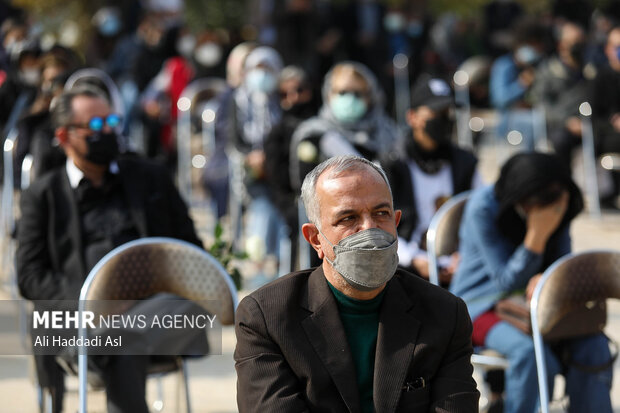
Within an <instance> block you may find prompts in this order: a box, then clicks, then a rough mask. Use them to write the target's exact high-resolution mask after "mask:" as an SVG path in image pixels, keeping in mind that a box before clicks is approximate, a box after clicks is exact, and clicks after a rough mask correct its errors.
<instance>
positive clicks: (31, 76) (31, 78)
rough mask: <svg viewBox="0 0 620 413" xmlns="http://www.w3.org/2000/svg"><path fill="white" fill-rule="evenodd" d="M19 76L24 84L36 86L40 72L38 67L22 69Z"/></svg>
mask: <svg viewBox="0 0 620 413" xmlns="http://www.w3.org/2000/svg"><path fill="white" fill-rule="evenodd" d="M19 77H20V79H21V81H22V82H24V83H25V84H26V85H28V86H37V85H38V84H39V79H40V78H41V74H40V73H39V69H24V70H21V71H20V72H19Z"/></svg>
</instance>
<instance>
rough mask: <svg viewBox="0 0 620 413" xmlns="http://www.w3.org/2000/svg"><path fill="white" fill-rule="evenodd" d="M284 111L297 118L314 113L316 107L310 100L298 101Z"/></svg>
mask: <svg viewBox="0 0 620 413" xmlns="http://www.w3.org/2000/svg"><path fill="white" fill-rule="evenodd" d="M284 113H286V114H288V115H291V116H295V117H298V118H309V117H310V116H312V115H315V114H316V107H315V105H314V104H313V102H312V101H310V102H304V103H298V104H296V105H293V106H291V107H290V108H288V109H284Z"/></svg>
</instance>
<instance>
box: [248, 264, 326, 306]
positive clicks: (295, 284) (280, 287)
mask: <svg viewBox="0 0 620 413" xmlns="http://www.w3.org/2000/svg"><path fill="white" fill-rule="evenodd" d="M314 270H315V269H314V268H311V269H307V270H301V271H295V272H292V273H289V274H287V275H284V276H282V277H279V278H278V279H276V280H274V281H271V282H270V283H268V284H266V285H264V286H262V287H260V288H259V289H257V290H256V291H253V292H251V293H250V294H248V297H250V298H252V299H253V300H254V301H256V302H257V303H259V304H260V305H267V306H278V305H280V306H287V305H288V303H289V302H290V301H297V302H299V301H298V300H299V297H300V295H301V294H302V292H303V291H307V289H308V280H309V278H310V274H312V272H313V271H314Z"/></svg>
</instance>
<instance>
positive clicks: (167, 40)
mask: <svg viewBox="0 0 620 413" xmlns="http://www.w3.org/2000/svg"><path fill="white" fill-rule="evenodd" d="M245 6H246V7H247V15H248V16H249V17H248V18H247V21H246V22H245V23H246V24H245V25H241V26H239V25H236V26H235V27H219V28H213V27H207V26H206V24H205V27H204V28H202V29H199V30H197V29H196V28H195V27H194V26H190V25H189V24H187V19H186V18H185V17H186V16H187V10H186V7H185V5H184V4H183V2H182V1H181V0H178V1H172V2H163V1H156V0H144V1H141V2H135V3H132V5H131V6H127V5H124V6H115V5H109V6H105V7H101V8H100V9H98V10H97V11H96V13H94V15H92V16H90V25H91V26H90V28H89V30H86V31H85V32H84V33H83V35H84V36H86V37H87V39H86V40H84V39H82V40H83V41H82V42H81V43H80V44H81V45H83V46H82V47H77V46H78V44H77V43H75V42H74V43H75V44H73V45H72V44H67V41H66V39H64V41H63V38H62V36H60V37H59V38H58V39H56V38H54V37H53V36H50V35H48V34H47V33H44V32H42V29H41V27H42V26H41V25H40V24H39V22H37V21H35V19H34V18H33V17H32V16H31V15H29V14H28V13H27V12H26V11H25V10H19V9H14V8H12V7H10V6H8V5H3V7H2V13H3V16H1V17H2V18H3V20H2V23H1V33H0V35H1V37H2V48H1V50H0V82H1V85H0V128H2V139H3V140H4V139H6V137H7V136H8V135H9V134H10V132H11V131H14V132H15V133H16V136H17V137H18V139H17V140H16V149H15V152H14V158H15V162H14V165H15V166H14V170H15V173H14V177H15V181H16V186H18V180H19V179H18V178H19V177H20V176H21V174H20V172H21V171H20V168H21V165H22V161H23V159H24V158H25V157H26V156H27V155H28V154H30V155H32V157H33V164H32V165H33V166H32V171H31V174H33V175H34V176H39V175H41V174H43V173H45V171H47V170H50V169H52V168H54V167H55V166H58V165H61V164H63V163H64V162H65V160H64V154H63V152H62V150H60V149H59V148H58V145H57V142H56V140H55V139H54V131H53V127H52V125H51V123H50V108H51V107H52V106H53V105H54V99H55V97H56V96H58V94H59V93H60V92H62V91H63V90H64V89H67V88H70V87H72V86H74V85H75V84H76V83H80V82H83V81H87V82H89V83H94V84H95V85H96V86H98V87H100V88H101V89H103V90H104V91H105V93H106V94H107V96H108V97H109V99H110V101H111V103H112V106H113V108H114V111H115V112H116V114H118V115H119V119H120V120H119V122H120V123H121V128H122V136H123V137H122V142H120V144H121V148H122V150H123V151H125V152H128V153H134V154H136V155H137V156H144V157H148V158H154V159H158V160H160V161H162V162H164V163H166V164H167V165H168V166H169V168H170V170H171V172H173V173H175V172H176V170H177V169H176V168H177V167H178V166H179V165H177V162H178V159H179V158H178V157H177V144H178V142H177V123H178V118H179V110H180V106H179V98H180V97H181V96H182V95H183V93H184V91H187V87H188V85H190V84H192V82H195V81H197V80H205V79H206V80H207V81H206V82H203V83H202V84H201V86H200V87H198V88H195V90H197V92H196V91H195V93H194V94H193V95H192V96H190V104H189V106H190V107H191V123H192V128H193V129H192V131H193V132H199V131H200V129H202V126H201V125H202V122H201V118H203V117H204V116H202V115H204V109H205V108H212V109H213V110H214V113H215V117H214V122H213V128H212V129H210V130H209V131H208V132H209V133H211V134H212V136H210V137H209V139H210V140H209V145H206V146H205V150H207V149H208V152H209V153H205V155H206V157H205V162H204V164H203V165H201V177H200V182H201V185H202V187H203V188H204V190H205V193H206V194H207V195H208V196H209V198H210V199H212V200H213V205H214V208H215V211H216V214H217V217H218V218H220V217H223V216H225V215H227V214H228V213H229V212H230V211H229V209H230V204H231V202H230V200H231V199H234V200H236V201H235V202H237V203H239V204H241V205H242V206H241V208H242V212H247V220H246V221H244V222H245V225H243V232H244V236H245V237H244V238H245V240H246V242H249V243H250V244H251V245H258V247H257V248H258V250H260V252H262V255H265V254H267V255H273V256H280V258H281V251H279V248H280V246H281V244H282V242H283V241H284V240H287V239H290V240H291V242H292V248H291V252H290V254H291V257H292V259H293V263H294V259H295V257H296V256H297V255H296V254H297V250H296V248H297V246H296V234H297V232H298V231H297V226H298V225H297V222H298V219H299V217H298V215H299V213H298V209H297V206H296V205H297V203H296V197H297V194H298V192H299V189H300V183H301V181H302V179H303V177H304V176H305V174H306V173H307V172H308V171H309V170H310V169H311V168H312V167H314V166H315V165H317V164H318V163H319V162H320V161H322V160H324V159H326V158H328V157H331V156H335V155H339V154H349V153H352V154H357V155H361V156H364V157H366V158H368V159H372V160H376V161H382V163H384V164H386V165H397V164H398V163H397V162H396V161H397V160H405V161H414V164H415V165H417V167H418V168H419V169H420V171H421V172H422V175H419V176H418V178H419V179H418V181H419V182H410V184H411V185H413V186H414V187H415V186H416V185H424V187H425V188H429V187H431V188H438V189H435V190H433V191H432V192H433V196H432V198H433V199H432V200H431V202H430V204H429V205H422V204H419V205H417V206H416V208H414V209H415V210H414V211H412V213H411V218H412V223H411V225H412V226H411V228H410V229H411V234H407V236H411V240H410V241H411V242H413V243H414V244H415V245H413V246H411V248H409V251H408V252H406V251H405V248H403V251H401V252H402V254H405V255H403V256H404V257H406V258H403V259H402V260H401V261H402V262H403V264H406V265H407V266H410V267H411V263H412V262H414V261H415V258H416V254H417V251H418V248H419V245H418V244H420V243H421V242H422V241H421V236H423V234H424V233H425V228H426V227H427V226H428V223H429V221H430V218H431V217H432V215H433V213H434V212H435V211H436V209H437V208H438V206H439V205H440V204H441V202H440V201H441V200H442V199H447V198H448V197H449V196H451V195H453V194H455V193H456V192H460V191H462V190H466V189H470V188H472V187H477V186H480V185H481V184H482V182H481V180H480V177H479V175H478V173H477V172H476V171H475V164H476V160H475V156H474V155H473V154H470V155H471V156H472V157H471V160H470V161H467V162H465V161H463V159H464V158H463V157H462V156H457V155H455V151H456V149H457V148H456V145H455V144H453V143H452V142H453V141H454V139H452V138H453V137H454V136H455V135H456V132H457V131H456V127H455V119H454V117H455V111H458V109H459V105H458V103H459V102H457V105H456V106H455V105H454V100H453V99H452V100H449V101H446V102H444V103H441V102H439V103H438V101H441V97H442V96H448V95H449V96H453V89H454V82H453V78H454V74H455V72H457V71H459V72H460V73H465V74H466V82H465V84H466V86H467V92H468V97H467V102H468V104H470V105H471V107H473V108H483V109H491V110H494V111H495V113H496V114H497V117H498V124H497V128H496V131H495V135H497V136H498V137H499V139H503V138H505V137H506V136H507V135H509V133H510V132H511V131H515V130H516V131H518V132H519V133H520V136H521V137H522V141H523V144H524V145H526V148H528V149H534V148H536V147H538V146H537V140H538V139H540V135H541V129H540V126H539V125H538V124H537V119H540V118H541V117H542V120H543V128H544V135H545V136H548V137H549V140H550V142H551V144H552V150H554V151H555V152H556V153H557V154H558V155H559V156H560V157H561V158H562V160H563V162H564V163H565V164H566V165H569V166H570V165H571V163H572V159H573V156H574V149H575V148H577V147H579V146H580V145H581V136H582V122H581V120H580V116H579V111H578V108H579V105H580V103H581V102H583V101H589V102H590V103H591V107H592V119H593V127H594V132H595V133H594V137H595V149H596V153H597V154H602V153H606V152H618V151H620V143H619V142H620V98H619V97H618V96H620V93H619V92H620V29H617V28H615V27H616V24H617V23H618V22H619V21H620V7H617V6H616V3H615V2H611V3H610V5H609V6H607V7H605V8H594V7H593V6H592V4H591V3H590V2H588V1H585V0H555V1H553V2H551V3H550V5H549V7H548V10H546V11H545V12H544V13H539V14H536V15H533V14H531V13H528V11H527V10H526V9H525V8H524V7H523V6H522V5H521V3H519V2H517V1H511V0H494V1H490V2H488V3H487V4H485V5H484V6H482V7H481V8H480V9H479V10H477V11H476V12H475V13H470V14H469V15H468V16H462V15H458V14H455V13H452V12H444V13H441V14H433V13H431V11H430V10H429V8H428V3H426V2H398V1H396V2H382V1H354V0H351V1H311V0H287V1H278V0H249V1H247V4H245ZM231 7H232V6H231ZM248 28H251V30H249V29H248ZM65 37H66V36H65ZM78 37H80V36H78ZM74 40H75V39H74ZM403 82H404V83H403ZM194 84H196V83H194ZM410 86H413V89H414V93H413V96H412V95H411V94H410V93H409V90H408V89H409V87H410ZM416 90H417V92H416ZM420 93H421V95H420ZM420 96H425V97H424V99H426V100H424V99H422V101H420ZM457 100H458V99H457ZM431 101H432V102H431ZM403 102H404V103H403ZM428 110H430V112H429V111H428ZM437 119H441V121H434V122H433V121H432V120H437ZM456 126H458V124H457V125H456ZM205 128H206V126H205ZM459 133H460V131H459ZM412 137H413V139H412ZM425 138H430V141H428V142H424V139H425ZM467 149H471V150H473V151H474V152H475V150H476V148H475V147H472V148H467ZM457 158H458V159H457ZM446 165H447V167H448V169H446V168H444V166H446ZM181 166H183V165H181ZM401 167H402V165H401ZM459 168H460V169H459ZM463 168H464V169H463ZM387 169H388V172H391V174H392V175H393V176H396V177H397V178H395V179H400V178H398V176H399V173H398V170H399V167H397V166H394V167H388V168H387ZM455 171H458V172H455ZM451 173H452V174H453V175H454V176H453V177H452V178H455V177H461V178H462V177H463V176H465V177H467V178H466V179H464V181H463V182H460V183H457V182H456V180H455V179H448V178H450V177H449V175H450V174H451ZM415 176H416V175H415V174H414V178H415ZM442 177H443V178H442ZM446 177H448V178H446ZM407 179H409V178H407ZM415 180H416V179H414V181H415ZM407 182H409V181H407ZM407 182H405V183H402V182H400V181H399V184H400V185H405V186H411V185H408V184H407ZM429 185H430V186H429ZM618 188H619V180H618V174H617V173H615V174H614V175H613V185H610V186H608V187H607V188H606V189H605V190H603V191H602V192H601V202H602V205H603V207H609V208H617V204H616V201H617V196H618ZM395 192H396V194H397V195H396V196H395V198H396V199H397V200H398V199H399V197H400V196H399V194H402V193H403V188H402V187H397V188H395ZM407 193H409V192H407ZM410 195H411V196H410ZM414 195H415V191H414V193H413V194H411V193H409V195H407V196H406V197H404V198H406V199H407V201H406V202H409V203H408V204H405V208H407V206H408V205H410V204H411V197H412V196H413V199H415V196H414ZM404 202H405V201H404ZM420 202H422V201H420ZM405 222H406V220H405ZM239 231H241V229H239ZM412 234H413V235H412ZM403 244H405V243H403ZM253 249H256V248H253ZM422 250H423V248H422ZM278 254H280V255H278ZM258 255H261V254H258ZM292 267H294V264H293V265H292ZM424 267H425V262H424V261H422V263H421V264H420V265H413V266H412V268H414V269H415V268H417V269H418V272H421V273H425V271H424V270H423V268H424ZM449 267H450V266H449V265H448V266H447V268H449Z"/></svg>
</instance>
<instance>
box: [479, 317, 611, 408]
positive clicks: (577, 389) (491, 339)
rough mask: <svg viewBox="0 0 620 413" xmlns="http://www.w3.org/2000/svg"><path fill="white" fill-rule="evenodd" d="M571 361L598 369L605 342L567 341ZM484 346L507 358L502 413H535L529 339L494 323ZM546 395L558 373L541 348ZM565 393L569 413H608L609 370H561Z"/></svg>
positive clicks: (599, 338) (602, 338)
mask: <svg viewBox="0 0 620 413" xmlns="http://www.w3.org/2000/svg"><path fill="white" fill-rule="evenodd" d="M565 345H566V346H568V349H569V353H570V355H571V360H572V361H574V362H576V363H579V364H583V365H591V366H596V365H602V364H604V363H606V362H608V361H609V359H610V357H611V356H610V352H609V346H608V344H607V338H606V337H605V336H603V335H602V334H599V335H595V336H588V337H580V338H575V339H571V340H567V341H566V343H565ZM485 346H486V347H488V348H490V349H493V350H496V351H498V352H500V353H501V354H503V355H504V356H506V358H508V362H509V363H510V367H508V369H507V370H506V376H505V383H506V386H505V396H504V413H517V412H518V413H535V412H537V411H538V407H539V404H540V403H539V397H538V378H537V375H536V359H535V357H534V342H533V340H532V337H530V336H528V335H526V334H524V333H523V332H521V331H520V330H519V329H517V328H516V327H514V326H512V325H511V324H509V323H507V322H503V321H502V322H500V323H497V324H496V325H495V326H493V328H491V330H490V331H489V333H488V334H487V337H486V340H485ZM545 350H546V351H545V358H546V361H547V374H548V383H549V394H550V395H552V394H553V381H554V377H555V375H556V374H559V373H560V372H562V366H561V364H560V361H559V360H558V357H557V356H556V355H555V354H554V353H553V351H551V349H550V348H549V347H547V346H546V348H545ZM564 375H565V378H566V393H567V394H568V396H569V400H570V407H569V412H575V413H577V412H580V413H587V412H610V413H611V412H612V408H611V399H610V396H609V392H610V390H611V379H612V368H611V367H610V368H608V369H606V370H604V371H602V372H599V373H594V374H592V373H586V372H584V371H581V370H579V369H577V368H575V367H571V366H567V367H565V370H564Z"/></svg>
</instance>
